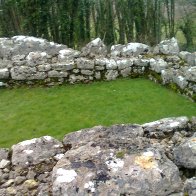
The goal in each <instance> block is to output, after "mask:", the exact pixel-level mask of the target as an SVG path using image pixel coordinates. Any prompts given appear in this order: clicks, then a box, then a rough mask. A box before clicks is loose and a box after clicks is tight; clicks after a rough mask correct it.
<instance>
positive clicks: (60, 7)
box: [0, 0, 194, 48]
mask: <svg viewBox="0 0 196 196" xmlns="http://www.w3.org/2000/svg"><path fill="white" fill-rule="evenodd" d="M174 10H175V1H174V0H148V1H146V0H57V1H54V0H4V1H0V36H5V37H10V36H13V35H18V34H24V35H31V36H36V37H43V38H46V39H48V40H53V41H55V42H58V43H63V44H66V45H68V46H70V47H77V48H78V47H81V45H84V44H86V43H87V42H89V41H90V40H91V39H92V38H95V37H100V38H101V39H103V40H104V41H105V43H106V44H107V45H112V44H115V43H122V44H124V43H126V42H135V41H137V42H143V43H148V44H151V45H154V44H157V43H158V42H160V40H161V38H163V37H172V36H174V35H175V33H174V27H175V21H174V17H175V11H174ZM191 24H192V23H191V21H188V20H186V21H184V23H183V25H184V26H182V27H181V29H182V31H183V32H184V33H185V34H186V36H187V38H189V37H190V39H189V40H191V39H192V36H194V35H193V34H191V33H190V34H187V32H189V31H190V29H191V32H193V30H192V28H193V27H192V26H191ZM163 27H165V30H164V31H163V30H162V29H163ZM187 44H188V43H187Z"/></svg>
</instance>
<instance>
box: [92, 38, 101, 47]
mask: <svg viewBox="0 0 196 196" xmlns="http://www.w3.org/2000/svg"><path fill="white" fill-rule="evenodd" d="M100 41H101V39H100V38H99V37H98V38H96V39H94V40H93V41H92V42H91V43H92V44H93V45H94V46H97V45H98V44H99V42H100Z"/></svg>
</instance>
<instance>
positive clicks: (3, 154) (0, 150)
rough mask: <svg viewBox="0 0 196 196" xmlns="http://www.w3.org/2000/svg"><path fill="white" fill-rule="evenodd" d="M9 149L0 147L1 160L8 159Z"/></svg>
mask: <svg viewBox="0 0 196 196" xmlns="http://www.w3.org/2000/svg"><path fill="white" fill-rule="evenodd" d="M8 154H9V149H7V148H0V161H1V160H2V159H8Z"/></svg>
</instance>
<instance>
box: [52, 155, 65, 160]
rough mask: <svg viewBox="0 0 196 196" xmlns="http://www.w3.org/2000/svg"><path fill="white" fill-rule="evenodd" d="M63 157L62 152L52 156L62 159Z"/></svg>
mask: <svg viewBox="0 0 196 196" xmlns="http://www.w3.org/2000/svg"><path fill="white" fill-rule="evenodd" d="M63 157H64V154H57V155H55V156H54V158H55V159H56V160H60V159H62V158H63Z"/></svg>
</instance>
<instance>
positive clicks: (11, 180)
mask: <svg viewBox="0 0 196 196" xmlns="http://www.w3.org/2000/svg"><path fill="white" fill-rule="evenodd" d="M12 184H14V179H10V180H8V181H7V182H5V183H4V184H3V185H2V187H3V188H7V187H9V186H11V185H12Z"/></svg>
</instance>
